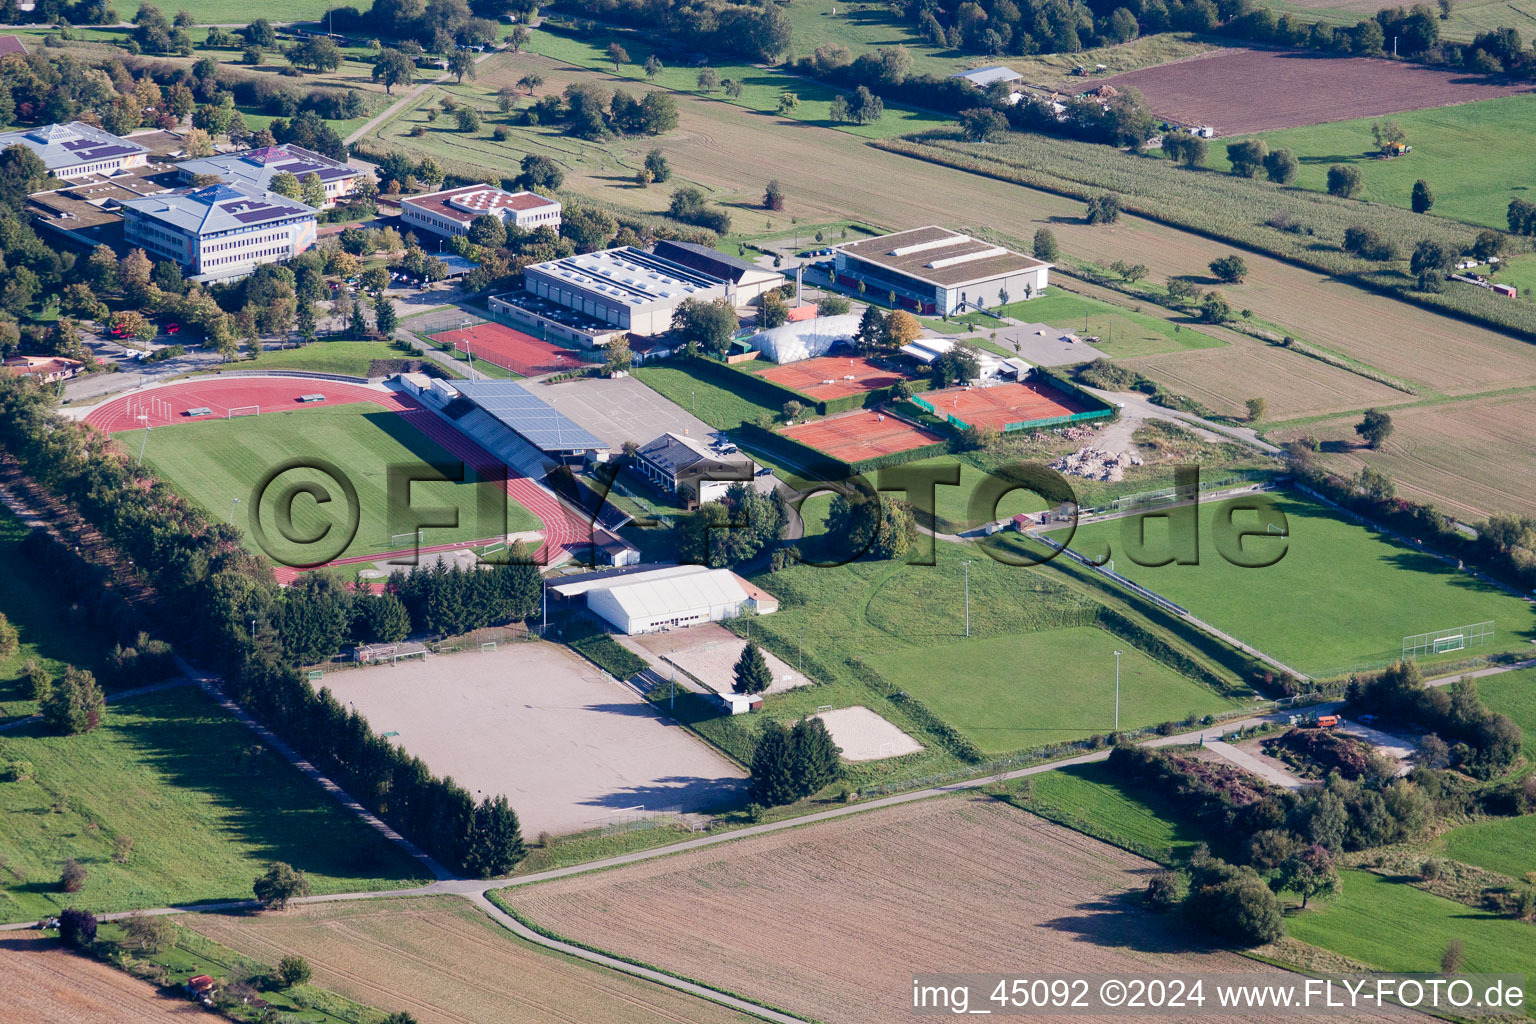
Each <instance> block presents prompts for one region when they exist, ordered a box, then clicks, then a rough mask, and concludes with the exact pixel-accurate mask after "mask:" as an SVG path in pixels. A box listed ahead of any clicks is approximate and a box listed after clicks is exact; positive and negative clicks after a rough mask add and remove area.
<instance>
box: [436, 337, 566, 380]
mask: <svg viewBox="0 0 1536 1024" xmlns="http://www.w3.org/2000/svg"><path fill="white" fill-rule="evenodd" d="M432 340H433V341H441V342H445V343H451V344H452V345H453V347H454V348H456V349H458V350H459V351H460V352H468V353H469V354H470V355H472V356H474V357H475V358H476V359H484V360H485V361H486V362H489V363H495V364H496V365H497V366H500V367H504V368H505V369H508V370H511V371H512V372H514V373H520V374H522V375H523V376H524V377H534V376H537V375H538V374H541V373H559V372H560V371H561V370H569V369H572V368H574V367H576V366H580V365H585V364H588V363H591V362H592V360H591V359H589V358H588V357H586V356H584V355H582V354H581V353H580V352H578V351H576V350H575V349H569V348H564V347H562V346H560V345H556V344H554V343H553V342H548V341H540V340H539V339H538V338H535V337H534V336H533V335H531V334H524V333H523V332H522V331H518V330H513V329H512V328H511V327H507V326H505V325H504V324H476V325H474V326H473V327H461V328H457V329H455V330H452V331H444V332H443V333H441V334H434V335H432Z"/></svg>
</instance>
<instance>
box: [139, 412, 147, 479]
mask: <svg viewBox="0 0 1536 1024" xmlns="http://www.w3.org/2000/svg"><path fill="white" fill-rule="evenodd" d="M138 420H139V422H140V423H142V424H144V440H142V441H140V442H139V465H141V466H142V465H143V464H144V449H145V448H147V447H148V446H149V413H147V412H141V413H139V415H138Z"/></svg>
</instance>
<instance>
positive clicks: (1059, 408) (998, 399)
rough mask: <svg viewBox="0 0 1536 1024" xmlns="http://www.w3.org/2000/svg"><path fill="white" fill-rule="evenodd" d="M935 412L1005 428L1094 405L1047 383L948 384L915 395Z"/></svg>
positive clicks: (1083, 410) (989, 426) (967, 422)
mask: <svg viewBox="0 0 1536 1024" xmlns="http://www.w3.org/2000/svg"><path fill="white" fill-rule="evenodd" d="M916 397H917V399H918V400H919V401H918V404H920V405H931V406H932V407H933V410H934V414H935V415H938V416H944V417H950V416H953V417H954V418H955V419H958V420H962V421H963V422H964V423H966V424H968V425H969V426H973V427H980V428H986V429H991V430H1002V429H1003V428H1004V427H1006V426H1008V425H1009V424H1010V423H1032V422H1034V421H1035V420H1048V419H1052V418H1054V417H1056V416H1070V415H1071V414H1072V413H1075V412H1087V411H1089V409H1090V408H1091V406H1089V405H1087V404H1085V403H1083V402H1080V401H1078V400H1077V399H1075V398H1073V397H1072V396H1071V395H1069V394H1067V393H1066V392H1064V391H1058V390H1056V389H1055V388H1053V387H1049V386H1047V385H1045V384H1035V383H1033V382H1026V383H1022V384H997V385H994V386H992V387H989V388H945V389H944V390H943V391H929V392H925V393H924V394H921V395H918V396H916Z"/></svg>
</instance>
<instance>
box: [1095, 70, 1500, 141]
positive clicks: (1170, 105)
mask: <svg viewBox="0 0 1536 1024" xmlns="http://www.w3.org/2000/svg"><path fill="white" fill-rule="evenodd" d="M1109 82H1110V84H1112V85H1115V86H1117V87H1119V86H1130V87H1132V88H1135V89H1140V90H1141V91H1142V93H1143V95H1145V96H1146V98H1147V106H1148V107H1149V108H1150V109H1151V111H1152V113H1154V114H1155V115H1157V116H1158V117H1161V118H1165V119H1167V120H1170V121H1173V122H1175V123H1177V124H1185V125H1202V124H1203V125H1210V126H1211V127H1213V128H1215V129H1216V133H1217V135H1218V136H1219V137H1222V138H1225V137H1228V136H1233V135H1241V134H1244V133H1247V132H1261V131H1269V130H1271V129H1275V128H1292V127H1296V126H1298V125H1309V124H1317V123H1319V122H1322V121H1343V120H1347V119H1349V118H1355V117H1373V116H1380V115H1382V114H1392V113H1396V112H1398V111H1403V110H1418V109H1421V108H1424V107H1439V106H1445V105H1447V104H1451V103H1466V102H1468V101H1470V100H1485V99H1492V98H1493V97H1495V96H1509V95H1513V94H1514V93H1517V92H1522V91H1525V90H1526V89H1528V88H1529V87H1528V86H1521V85H1515V84H1510V83H1505V82H1501V81H1499V80H1498V79H1495V78H1492V77H1488V78H1482V77H1478V76H1475V75H1468V74H1465V73H1462V72H1454V71H1445V70H1439V69H1436V68H1431V67H1427V66H1425V65H1423V64H1407V63H1401V62H1396V61H1389V60H1384V59H1378V58H1372V57H1336V56H1330V55H1327V54H1322V53H1318V52H1316V51H1307V50H1249V49H1245V48H1241V47H1233V48H1223V49H1220V50H1215V51H1212V52H1210V53H1206V54H1201V55H1200V56H1196V57H1191V58H1189V59H1188V60H1181V61H1177V62H1175V63H1172V64H1164V65H1161V66H1158V67H1152V68H1143V69H1141V70H1139V71H1131V72H1127V73H1126V74H1123V75H1116V76H1114V77H1113V78H1111V79H1109Z"/></svg>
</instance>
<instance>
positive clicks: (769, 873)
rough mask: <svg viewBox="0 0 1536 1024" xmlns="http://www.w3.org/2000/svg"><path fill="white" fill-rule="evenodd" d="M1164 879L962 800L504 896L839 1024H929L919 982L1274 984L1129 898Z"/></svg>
mask: <svg viewBox="0 0 1536 1024" xmlns="http://www.w3.org/2000/svg"><path fill="white" fill-rule="evenodd" d="M1156 867H1157V866H1156V865H1155V864H1153V863H1152V862H1151V861H1147V860H1143V859H1141V858H1140V857H1137V856H1134V855H1133V854H1130V853H1126V852H1124V851H1122V850H1119V849H1117V848H1115V847H1111V846H1108V845H1105V844H1103V843H1100V842H1098V841H1096V840H1093V839H1089V838H1088V837H1086V836H1084V835H1081V834H1079V833H1077V832H1072V831H1069V830H1067V829H1064V828H1061V827H1059V826H1056V825H1052V824H1050V823H1048V822H1046V821H1044V820H1043V819H1040V818H1037V817H1035V816H1033V815H1030V814H1026V813H1024V812H1022V811H1018V810H1016V809H1014V808H1012V807H1009V806H1007V805H1004V804H999V803H994V802H992V801H991V799H990V798H987V797H964V798H955V799H944V800H928V801H924V802H921V803H914V804H908V805H905V806H901V807H894V808H887V809H882V810H880V811H873V812H870V813H868V814H860V815H855V816H853V817H849V818H844V819H841V820H838V821H833V822H826V823H824V824H821V825H818V826H816V827H815V828H814V829H795V830H791V831H786V832H779V833H774V834H772V835H768V836H762V837H758V838H753V839H749V840H743V841H741V842H737V843H730V844H727V845H726V846H723V847H718V848H713V849H706V850H699V851H695V852H690V853H684V854H680V855H678V856H674V857H667V858H664V859H661V860H656V861H651V862H647V863H643V864H634V865H630V866H628V867H624V868H619V869H617V870H614V871H605V872H602V873H600V874H595V875H589V876H585V877H581V878H571V879H564V880H561V881H556V882H550V883H546V884H540V885H535V886H530V887H528V888H519V889H509V890H503V895H504V896H505V897H506V898H507V901H508V902H509V903H510V904H511V905H513V906H514V907H516V908H517V909H518V910H519V911H521V912H523V913H525V914H527V915H528V916H529V917H530V918H532V919H533V920H535V921H537V922H538V923H539V924H541V925H543V926H545V927H548V928H552V929H554V930H555V931H558V932H560V933H562V934H564V935H566V936H567V937H570V938H574V939H576V940H577V941H580V942H586V943H590V944H592V945H595V946H599V947H602V948H604V949H607V950H609V951H613V952H619V953H622V954H627V955H629V956H634V957H637V958H640V959H643V960H645V961H647V962H649V963H654V964H662V965H665V966H666V967H667V968H668V969H669V970H674V971H677V972H679V973H682V974H685V975H688V976H690V977H693V978H696V979H699V980H702V981H705V982H708V983H712V984H715V985H719V986H722V987H725V988H729V989H732V990H734V991H736V992H739V993H742V994H744V995H746V996H749V997H753V998H758V999H764V1000H767V1001H768V1002H770V1003H773V1004H774V1005H777V1006H780V1007H782V1008H784V1009H787V1010H791V1011H794V1012H796V1013H800V1014H805V1015H808V1016H811V1017H815V1018H817V1019H820V1020H824V1021H827V1022H829V1024H863V1022H868V1024H890V1022H892V1021H905V1020H915V1019H919V1018H917V1017H915V1016H914V1015H913V1014H912V1012H911V1010H910V1009H909V1005H910V999H911V993H910V988H911V984H912V981H911V979H912V973H913V972H925V971H943V970H982V969H985V968H993V969H1006V968H1004V966H1003V965H1009V964H1011V965H1015V967H1018V966H1019V965H1024V966H1027V967H1028V969H1029V970H1031V971H1034V972H1037V973H1040V974H1083V973H1108V972H1114V971H1126V972H1132V971H1134V972H1142V973H1152V972H1157V973H1166V972H1176V971H1213V972H1214V971H1262V970H1265V968H1264V967H1263V966H1262V965H1260V964H1257V963H1254V962H1252V961H1249V960H1245V959H1243V958H1241V957H1239V956H1237V955H1236V954H1234V953H1229V952H1225V951H1219V950H1209V949H1205V948H1202V947H1198V946H1194V945H1192V944H1191V943H1190V940H1189V938H1188V936H1187V935H1184V934H1181V933H1180V932H1178V931H1176V930H1173V929H1170V928H1169V927H1168V925H1167V924H1166V923H1165V921H1164V920H1162V919H1160V918H1157V917H1154V916H1153V915H1151V914H1148V913H1145V912H1143V911H1141V910H1139V909H1137V908H1136V907H1135V906H1134V905H1132V904H1129V903H1127V902H1125V901H1124V900H1122V899H1121V898H1120V897H1121V896H1122V895H1123V894H1125V893H1127V892H1129V891H1130V890H1133V889H1140V888H1142V887H1143V886H1144V885H1145V884H1146V876H1147V875H1148V874H1149V873H1150V872H1152V871H1154V870H1156ZM898 937H899V941H896V940H897V939H898ZM1073 1019H1074V1020H1090V1019H1091V1020H1095V1021H1097V1020H1101V1019H1102V1020H1104V1021H1106V1022H1113V1021H1121V1022H1123V1021H1126V1020H1128V1019H1132V1018H1127V1017H1123V1016H1116V1017H1104V1018H1098V1017H1094V1018H1073ZM1134 1019H1143V1018H1134ZM1145 1019H1147V1020H1157V1019H1161V1020H1167V1019H1169V1018H1166V1017H1164V1018H1145ZM1180 1019H1181V1020H1183V1021H1206V1020H1210V1021H1216V1020H1220V1021H1222V1022H1224V1024H1232V1022H1236V1021H1246V1020H1255V1019H1259V1018H1257V1017H1255V1016H1232V1015H1228V1014H1226V1013H1220V1012H1217V1013H1213V1014H1210V1015H1193V1016H1185V1017H1181V1018H1180ZM1276 1019H1279V1018H1276ZM1286 1019H1291V1020H1294V1019H1295V1018H1286Z"/></svg>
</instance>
